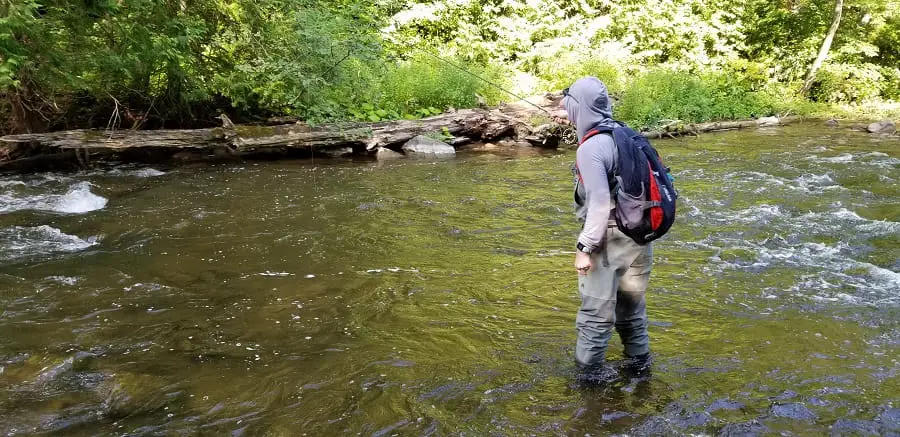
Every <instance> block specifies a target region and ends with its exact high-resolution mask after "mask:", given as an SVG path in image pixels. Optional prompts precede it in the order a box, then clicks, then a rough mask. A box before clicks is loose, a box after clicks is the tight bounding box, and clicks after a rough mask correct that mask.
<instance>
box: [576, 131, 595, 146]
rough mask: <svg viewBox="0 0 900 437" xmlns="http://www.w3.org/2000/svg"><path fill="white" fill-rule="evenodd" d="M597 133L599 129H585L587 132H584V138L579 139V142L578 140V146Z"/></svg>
mask: <svg viewBox="0 0 900 437" xmlns="http://www.w3.org/2000/svg"><path fill="white" fill-rule="evenodd" d="M599 133H600V131H599V130H597V129H591V130H589V131H587V133H586V134H584V138H582V139H581V142H579V143H578V145H579V146H580V145H582V144H584V142H585V141H587V140H589V139H590V138H591V137H592V136H594V135H597V134H599Z"/></svg>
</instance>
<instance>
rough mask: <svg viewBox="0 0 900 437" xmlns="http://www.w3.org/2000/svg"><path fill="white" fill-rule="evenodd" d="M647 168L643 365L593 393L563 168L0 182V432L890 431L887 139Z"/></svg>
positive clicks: (893, 387) (727, 142)
mask: <svg viewBox="0 0 900 437" xmlns="http://www.w3.org/2000/svg"><path fill="white" fill-rule="evenodd" d="M656 144H657V147H658V148H659V149H660V150H661V153H662V154H663V156H664V157H665V158H666V161H667V163H668V164H669V165H670V166H672V167H673V169H674V170H675V174H676V177H677V185H678V188H679V189H680V193H681V200H680V204H679V208H680V210H679V214H680V215H679V218H678V221H677V223H676V225H675V227H674V228H673V230H672V232H671V233H670V234H669V235H668V236H667V237H666V238H665V239H664V240H663V241H661V242H659V243H658V244H657V246H656V248H655V260H654V262H655V265H654V271H653V274H652V278H651V284H650V290H649V292H648V305H649V315H650V319H651V327H650V334H651V341H652V349H653V351H654V355H655V364H654V367H653V370H652V374H651V375H649V376H643V377H629V376H628V375H626V374H625V373H623V372H618V371H617V370H616V369H617V368H618V367H617V366H618V365H617V361H619V360H621V358H622V357H621V352H620V350H621V346H620V345H619V343H618V340H614V341H613V344H612V345H611V352H610V355H611V356H610V359H611V360H612V367H613V370H612V371H611V373H610V375H609V378H608V381H606V382H605V383H602V384H599V385H597V386H591V387H585V386H580V385H578V384H577V383H576V382H575V381H576V379H575V376H576V371H575V367H574V364H573V362H572V347H573V345H574V341H575V334H574V318H575V312H576V309H577V306H578V303H579V299H578V297H577V294H576V289H575V285H574V284H575V282H576V274H575V272H574V270H573V268H572V260H573V256H574V255H573V253H574V252H573V247H574V242H575V236H576V235H577V231H578V227H577V223H576V222H575V220H574V215H573V213H572V209H571V179H572V176H571V173H570V170H569V168H570V164H571V162H572V159H573V156H574V152H573V151H571V150H568V151H560V152H552V153H551V152H547V153H537V152H534V153H525V152H522V153H520V154H519V156H512V155H508V154H507V155H504V154H469V155H461V156H460V157H458V158H456V159H454V160H449V161H441V162H437V163H432V162H420V161H399V162H394V163H390V164H377V163H371V162H366V163H360V162H349V161H327V162H323V161H321V160H319V161H317V162H308V161H303V162H265V163H244V164H238V165H234V164H233V165H213V166H199V167H182V168H176V169H171V170H168V171H158V170H155V169H149V168H137V167H119V168H115V169H113V170H95V171H92V172H85V173H80V174H49V173H48V174H37V175H28V176H21V175H17V176H3V177H2V178H0V290H2V292H0V332H2V335H0V390H2V391H3V393H2V395H0V433H2V434H4V435H33V434H47V435H72V436H80V435H229V434H230V435H234V436H237V435H270V436H281V435H284V436H289V435H290V436H296V435H308V436H327V435H345V434H348V435H367V436H368V435H371V436H389V435H467V436H487V435H577V436H584V435H593V436H597V435H609V434H616V433H618V434H628V435H685V434H713V435H714V434H722V435H766V434H781V435H821V434H828V433H832V434H835V435H897V434H898V433H900V362H898V359H900V357H898V351H900V310H898V308H900V273H898V272H900V147H898V146H900V140H898V139H897V138H896V137H894V138H885V137H874V136H869V135H866V134H862V133H855V132H850V131H847V130H833V129H826V128H820V127H812V126H808V125H807V126H793V127H784V128H772V129H764V130H758V131H751V132H729V133H721V134H712V135H705V136H701V137H699V138H689V139H683V140H666V141H656Z"/></svg>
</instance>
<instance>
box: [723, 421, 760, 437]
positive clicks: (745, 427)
mask: <svg viewBox="0 0 900 437" xmlns="http://www.w3.org/2000/svg"><path fill="white" fill-rule="evenodd" d="M768 432H769V428H767V427H766V426H765V425H762V424H760V423H757V422H747V423H729V424H728V425H725V426H724V427H722V429H720V430H719V437H755V436H758V435H763V434H766V433H768Z"/></svg>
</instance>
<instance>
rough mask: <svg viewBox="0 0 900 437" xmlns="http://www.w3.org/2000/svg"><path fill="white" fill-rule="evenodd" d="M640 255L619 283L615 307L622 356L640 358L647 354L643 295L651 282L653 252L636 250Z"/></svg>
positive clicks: (645, 312) (646, 249)
mask: <svg viewBox="0 0 900 437" xmlns="http://www.w3.org/2000/svg"><path fill="white" fill-rule="evenodd" d="M638 247H639V248H640V249H639V250H640V253H639V255H638V256H637V258H636V259H635V260H634V262H632V263H631V266H630V267H629V268H628V269H626V270H625V271H624V273H623V274H622V276H621V277H620V278H619V281H618V290H617V300H618V304H617V305H616V331H618V332H619V336H620V337H621V338H622V345H623V346H625V356H627V357H629V358H634V357H641V356H644V355H646V354H648V353H649V352H650V337H649V336H648V335H647V304H646V301H645V300H644V295H645V293H646V291H647V285H648V283H649V281H650V268H651V264H652V261H653V249H652V247H651V246H650V245H649V244H648V245H647V246H643V247H642V246H638Z"/></svg>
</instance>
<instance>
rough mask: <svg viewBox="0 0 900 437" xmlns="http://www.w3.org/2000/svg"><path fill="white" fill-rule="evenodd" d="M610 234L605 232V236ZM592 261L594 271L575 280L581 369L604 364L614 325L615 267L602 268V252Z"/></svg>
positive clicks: (576, 351) (577, 345)
mask: <svg viewBox="0 0 900 437" xmlns="http://www.w3.org/2000/svg"><path fill="white" fill-rule="evenodd" d="M609 234H610V233H609V232H607V237H608V236H609ZM591 258H592V261H593V263H594V268H593V270H591V271H589V272H588V274H587V275H584V276H579V277H578V291H579V292H580V294H581V308H580V309H579V310H578V315H577V316H576V317H575V327H576V328H577V330H578V340H577V342H576V344H575V361H576V362H577V363H578V364H579V365H581V366H583V367H591V366H598V365H600V364H602V363H603V362H604V359H605V355H606V345H607V343H608V342H609V338H610V337H611V336H612V329H613V326H614V325H615V323H616V289H617V285H618V284H617V282H618V278H617V275H616V270H615V267H611V266H609V265H607V266H604V265H603V264H604V262H603V259H604V257H603V253H602V252H600V253H595V254H593V255H591Z"/></svg>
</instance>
